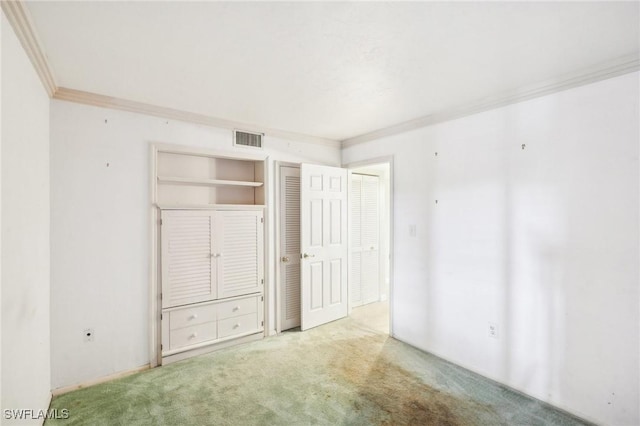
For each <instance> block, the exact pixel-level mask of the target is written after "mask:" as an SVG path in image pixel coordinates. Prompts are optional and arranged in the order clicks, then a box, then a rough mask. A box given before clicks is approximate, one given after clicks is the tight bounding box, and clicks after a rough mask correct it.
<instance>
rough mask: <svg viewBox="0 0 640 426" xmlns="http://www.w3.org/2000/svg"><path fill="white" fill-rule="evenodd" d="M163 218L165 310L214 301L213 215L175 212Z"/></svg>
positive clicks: (203, 212)
mask: <svg viewBox="0 0 640 426" xmlns="http://www.w3.org/2000/svg"><path fill="white" fill-rule="evenodd" d="M161 217H162V228H161V234H160V238H161V245H162V296H163V297H162V307H163V308H168V307H173V306H180V305H186V304H189V303H196V302H203V301H207V300H213V299H215V298H216V292H217V289H216V286H215V285H214V281H215V264H214V263H213V262H212V258H211V248H212V241H211V229H212V227H213V226H214V219H213V214H212V213H211V212H206V211H181V210H175V211H163V212H162V214H161Z"/></svg>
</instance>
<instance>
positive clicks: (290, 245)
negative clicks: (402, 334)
mask: <svg viewBox="0 0 640 426" xmlns="http://www.w3.org/2000/svg"><path fill="white" fill-rule="evenodd" d="M305 166H307V167H308V165H300V164H295V163H277V164H276V176H277V178H276V179H277V186H276V206H277V207H276V218H277V220H276V222H277V224H276V250H275V251H276V253H277V258H276V268H275V269H276V315H275V316H276V331H277V332H278V333H280V332H282V331H286V330H292V329H293V330H295V329H297V328H298V327H301V326H302V329H304V327H305V326H304V320H303V317H304V312H303V306H302V305H303V304H304V296H302V294H303V291H302V288H303V287H304V286H305V283H304V274H305V269H304V268H305V262H313V261H315V259H305V258H303V255H302V253H303V252H306V251H307V248H306V247H302V245H303V244H305V243H304V238H302V234H304V232H305V229H304V228H305V223H304V221H303V222H302V226H301V217H302V215H304V214H305V212H304V209H302V208H301V203H304V202H305V201H304V198H305V197H304V196H303V197H301V191H302V192H304V191H305V188H304V185H302V189H301V167H302V168H304V167H305ZM312 167H313V166H312ZM320 168H321V169H322V168H323V167H322V166H320ZM326 169H327V173H330V174H331V173H332V171H331V170H330V169H334V171H333V173H338V171H339V169H337V168H326ZM345 169H346V170H344V169H343V170H344V176H345V178H346V180H347V185H346V187H345V188H344V191H346V198H345V199H344V200H345V202H346V204H347V205H346V207H347V208H346V209H344V214H345V215H346V216H347V219H348V222H347V226H346V229H345V231H344V232H343V233H344V238H346V240H347V242H348V244H347V248H346V253H345V257H344V258H343V259H344V262H343V263H344V265H345V269H346V271H345V272H346V275H345V278H346V281H347V283H348V284H347V292H346V293H345V298H346V301H345V302H346V305H347V306H346V307H345V310H344V311H343V314H342V317H344V316H346V315H348V316H350V317H351V318H352V319H353V320H355V321H357V322H359V323H361V324H363V325H365V326H366V327H368V328H372V329H374V330H375V331H377V332H381V333H385V334H391V330H392V327H391V320H390V318H391V315H390V306H391V300H390V299H391V297H392V280H391V277H392V261H391V253H392V230H391V223H392V209H391V206H392V204H393V203H392V199H393V198H392V159H391V158H390V157H389V158H383V159H377V160H373V161H371V162H366V163H364V162H363V163H357V164H354V165H349V166H348V167H346V168H345ZM347 170H348V173H347ZM302 175H303V176H304V173H302ZM311 178H313V176H312V177H311ZM331 179H333V181H335V182H337V181H338V180H337V179H335V178H331V177H330V181H331ZM330 181H329V182H330ZM333 263H334V264H335V262H333ZM334 318H335V317H334Z"/></svg>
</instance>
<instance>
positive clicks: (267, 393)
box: [46, 318, 585, 426]
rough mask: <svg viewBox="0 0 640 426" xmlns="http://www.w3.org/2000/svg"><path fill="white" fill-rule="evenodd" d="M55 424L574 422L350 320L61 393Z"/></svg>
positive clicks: (575, 421) (51, 424) (55, 404)
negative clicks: (62, 414)
mask: <svg viewBox="0 0 640 426" xmlns="http://www.w3.org/2000/svg"><path fill="white" fill-rule="evenodd" d="M51 408H52V409H58V410H62V409H64V408H66V409H68V410H69V418H68V419H52V420H48V421H47V422H46V425H47V426H56V425H65V426H71V425H92V426H93V425H95V426H98V425H126V426H134V425H310V424H320V425H403V424H411V425H443V426H445V425H491V426H497V425H578V424H585V423H584V422H581V421H580V420H579V419H576V418H574V417H572V416H569V415H567V414H566V413H563V412H561V411H558V410H555V409H554V408H552V407H550V406H549V405H547V404H544V403H541V402H539V401H536V400H534V399H531V398H528V397H525V396H522V395H520V394H518V393H515V392H513V391H511V390H509V389H507V388H505V387H503V386H500V385H498V384H496V383H494V382H492V381H489V380H487V379H485V378H483V377H480V376H478V375H476V374H474V373H471V372H469V371H467V370H465V369H463V368H460V367H457V366H455V365H453V364H450V363H448V362H445V361H443V360H441V359H439V358H437V357H435V356H433V355H430V354H427V353H424V352H421V351H419V350H417V349H415V348H412V347H411V346H408V345H406V344H403V343H401V342H399V341H397V340H394V339H392V338H389V337H388V336H387V335H384V334H381V333H378V332H375V331H373V330H370V329H368V328H366V327H365V326H363V325H361V324H359V323H357V322H355V321H353V320H351V319H348V318H347V319H344V320H340V321H336V322H334V323H331V324H327V325H325V326H322V327H318V328H316V329H313V330H309V331H306V332H299V331H292V332H286V333H283V334H282V335H280V336H278V337H271V338H267V339H264V340H261V341H258V342H253V343H249V344H245V345H242V346H238V347H235V348H229V349H223V350H220V351H217V352H214V353H210V354H207V355H202V356H199V357H195V358H191V359H188V360H184V361H180V362H177V363H174V364H170V365H167V366H163V367H160V368H155V369H152V370H148V371H145V372H142V373H138V374H135V375H132V376H128V377H125V378H122V379H118V380H114V381H111V382H108V383H103V384H100V385H96V386H92V387H89V388H86V389H80V390H77V391H74V392H70V393H67V394H64V395H60V396H57V397H55V398H54V399H53V401H52V403H51Z"/></svg>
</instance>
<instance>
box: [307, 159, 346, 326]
mask: <svg viewBox="0 0 640 426" xmlns="http://www.w3.org/2000/svg"><path fill="white" fill-rule="evenodd" d="M347 179H348V172H347V170H345V169H340V168H336V167H328V166H318V165H312V164H302V165H301V168H300V243H301V250H302V259H301V275H302V287H301V290H302V291H301V307H302V321H301V329H302V330H306V329H309V328H312V327H316V326H318V325H321V324H325V323H328V322H330V321H334V320H337V319H340V318H344V317H346V316H347V309H348V305H347V298H348V289H347V275H348V273H347V257H348V244H347V212H348V210H347V202H348V201H347V199H348V198H347Z"/></svg>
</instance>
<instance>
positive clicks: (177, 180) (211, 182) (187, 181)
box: [158, 176, 264, 188]
mask: <svg viewBox="0 0 640 426" xmlns="http://www.w3.org/2000/svg"><path fill="white" fill-rule="evenodd" d="M158 183H173V184H182V185H199V186H249V187H254V188H257V187H259V186H262V185H264V183H262V182H250V181H243V180H222V179H194V178H182V177H176V176H158Z"/></svg>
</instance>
